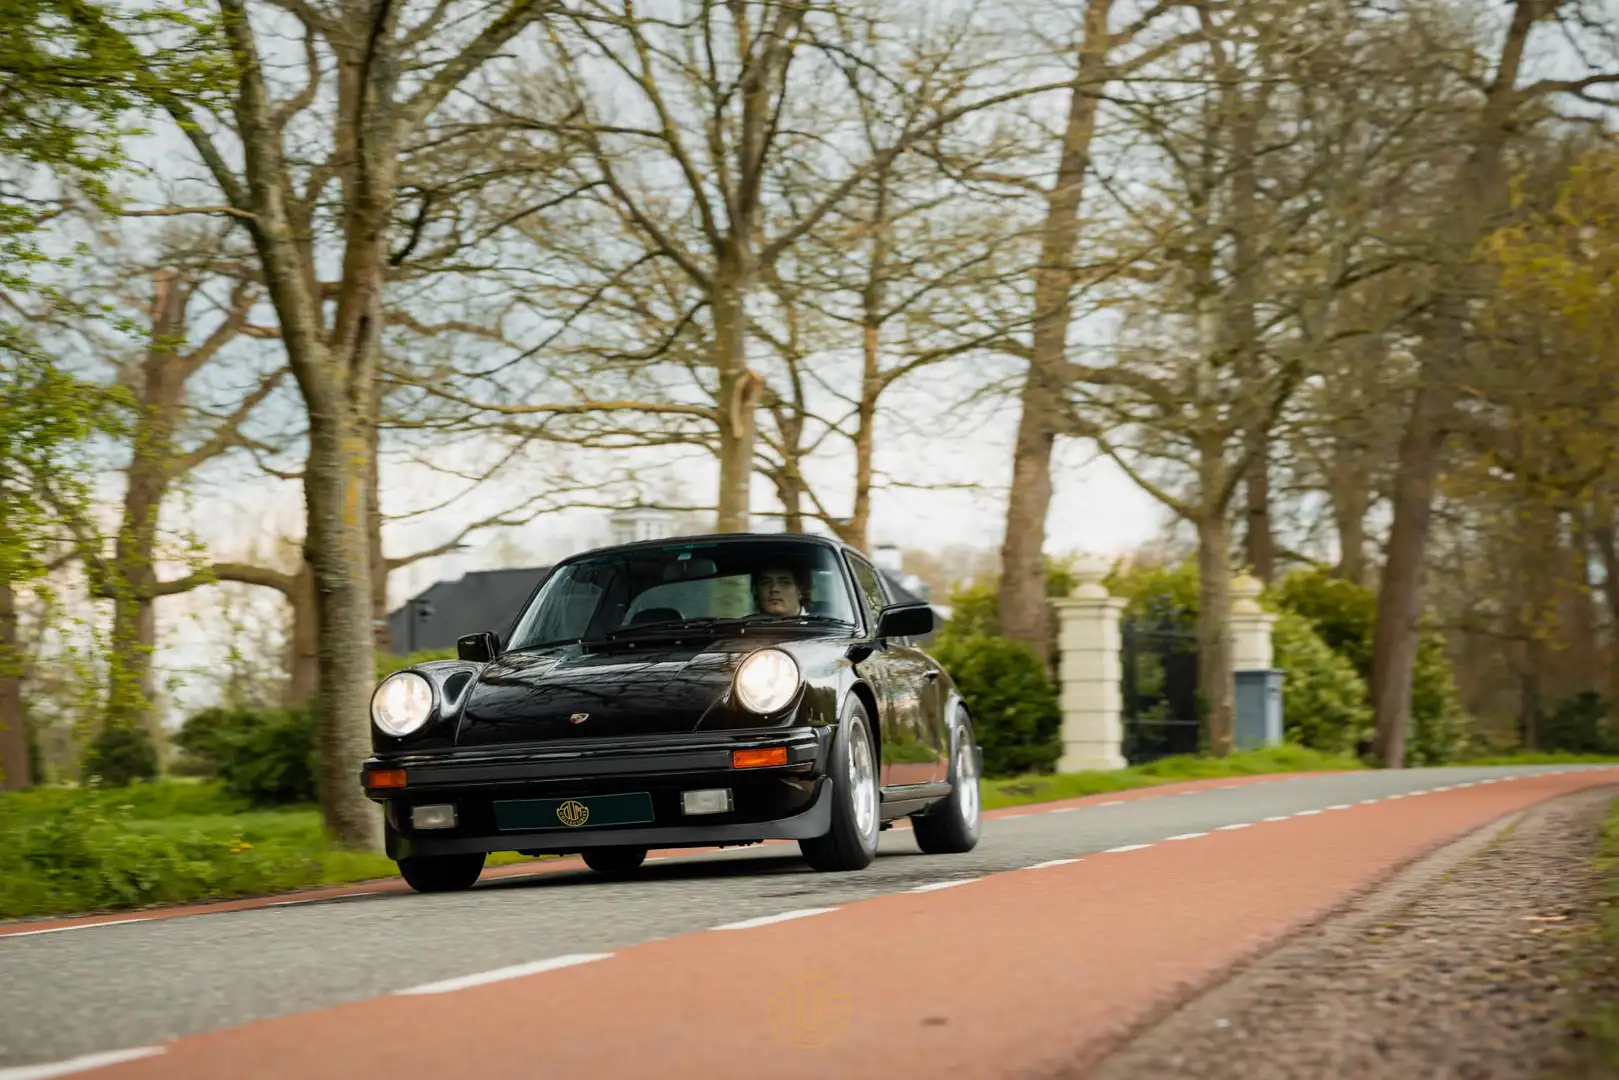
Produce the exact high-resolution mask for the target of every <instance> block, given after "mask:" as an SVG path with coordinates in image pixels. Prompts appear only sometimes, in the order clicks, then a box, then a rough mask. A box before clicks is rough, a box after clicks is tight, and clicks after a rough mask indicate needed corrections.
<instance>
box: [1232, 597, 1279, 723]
mask: <svg viewBox="0 0 1619 1080" xmlns="http://www.w3.org/2000/svg"><path fill="white" fill-rule="evenodd" d="M1264 588H1265V587H1264V585H1263V584H1261V583H1260V582H1259V581H1258V580H1257V579H1256V578H1253V577H1250V576H1249V575H1247V574H1239V575H1238V576H1237V577H1235V578H1233V579H1232V581H1231V623H1230V633H1231V669H1232V675H1233V677H1234V680H1235V682H1236V687H1235V690H1236V715H1235V717H1234V721H1235V729H1236V730H1235V731H1234V732H1233V734H1234V735H1235V736H1236V748H1237V749H1238V750H1257V749H1259V748H1260V747H1262V746H1279V745H1281V742H1282V706H1283V702H1282V672H1280V671H1278V670H1276V654H1275V650H1274V647H1273V645H1272V641H1271V628H1272V627H1273V626H1274V625H1275V624H1276V616H1275V615H1272V614H1271V613H1270V612H1268V611H1266V610H1265V609H1264V608H1262V607H1260V606H1259V594H1260V593H1261V592H1263V591H1264Z"/></svg>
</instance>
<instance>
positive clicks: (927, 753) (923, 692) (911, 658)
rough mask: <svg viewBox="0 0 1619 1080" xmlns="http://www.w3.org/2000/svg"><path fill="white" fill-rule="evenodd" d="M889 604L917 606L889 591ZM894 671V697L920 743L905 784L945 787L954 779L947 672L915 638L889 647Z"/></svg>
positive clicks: (909, 750) (910, 746)
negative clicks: (947, 718)
mask: <svg viewBox="0 0 1619 1080" xmlns="http://www.w3.org/2000/svg"><path fill="white" fill-rule="evenodd" d="M883 584H884V588H885V590H886V591H887V592H888V602H889V603H891V604H897V603H915V598H914V597H911V596H900V595H896V594H894V593H893V591H892V590H890V589H888V583H887V582H886V581H884V583H883ZM888 651H889V656H890V661H889V662H890V665H891V667H892V669H893V675H892V678H893V680H894V689H893V693H894V695H895V697H896V699H899V698H903V699H904V702H905V704H904V706H903V707H902V708H900V710H899V711H900V713H901V714H902V715H905V716H907V724H908V726H909V729H910V730H911V731H913V732H915V734H916V739H917V741H916V742H914V743H912V742H907V746H906V757H907V761H906V762H905V766H904V768H903V772H904V774H905V775H906V777H907V778H908V779H906V780H905V781H903V782H905V783H911V784H927V783H943V782H944V781H946V780H949V779H950V729H949V726H948V725H947V724H946V723H945V715H944V687H943V685H942V684H941V680H940V678H939V676H940V674H941V673H942V672H943V670H944V669H943V668H942V667H940V666H939V663H938V661H936V660H934V659H933V658H932V657H931V656H929V655H928V654H927V653H925V652H923V651H922V648H921V645H920V643H919V642H918V641H917V640H916V639H915V638H895V639H894V640H893V641H892V642H890V644H889V650H888Z"/></svg>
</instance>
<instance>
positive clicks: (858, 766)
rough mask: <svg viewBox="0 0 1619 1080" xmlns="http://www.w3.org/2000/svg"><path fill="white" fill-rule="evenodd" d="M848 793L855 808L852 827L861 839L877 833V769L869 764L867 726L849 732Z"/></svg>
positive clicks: (857, 726) (856, 727)
mask: <svg viewBox="0 0 1619 1080" xmlns="http://www.w3.org/2000/svg"><path fill="white" fill-rule="evenodd" d="M849 792H850V795H851V796H852V801H853V804H854V823H855V827H856V828H857V829H859V830H860V835H861V836H871V835H873V834H874V833H875V832H876V831H877V766H876V763H875V762H874V761H873V760H872V753H871V736H870V735H868V734H867V733H866V725H864V724H853V725H851V726H850V728H849Z"/></svg>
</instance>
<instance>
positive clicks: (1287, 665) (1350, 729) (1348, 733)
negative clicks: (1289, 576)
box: [1271, 611, 1372, 754]
mask: <svg viewBox="0 0 1619 1080" xmlns="http://www.w3.org/2000/svg"><path fill="white" fill-rule="evenodd" d="M1271 641H1272V643H1273V645H1274V646H1275V650H1276V666H1277V667H1279V668H1281V669H1282V671H1283V672H1284V673H1285V674H1284V675H1283V676H1282V717H1283V728H1284V732H1285V735H1286V738H1287V741H1288V742H1290V743H1296V744H1297V745H1299V746H1304V747H1308V748H1310V749H1312V750H1320V751H1323V752H1325V753H1329V754H1344V753H1349V752H1350V751H1352V750H1353V749H1354V747H1355V743H1356V740H1358V739H1360V738H1361V737H1362V736H1364V735H1366V734H1368V733H1369V732H1370V731H1371V726H1372V710H1371V707H1370V706H1369V705H1368V704H1367V702H1366V683H1365V681H1364V680H1363V679H1361V677H1360V675H1359V674H1358V673H1357V672H1356V671H1355V665H1354V664H1352V663H1350V662H1349V660H1348V659H1347V658H1346V657H1344V656H1342V655H1340V654H1338V653H1336V652H1334V651H1333V650H1332V649H1331V648H1330V647H1328V645H1327V643H1326V642H1325V641H1323V640H1322V639H1321V637H1320V636H1319V635H1318V634H1317V633H1316V631H1315V630H1314V629H1313V628H1312V627H1311V625H1310V622H1309V620H1308V619H1306V618H1304V617H1303V616H1302V615H1298V614H1295V613H1294V612H1291V611H1284V612H1282V613H1281V614H1280V615H1278V616H1277V619H1276V625H1275V628H1274V631H1273V633H1272V637H1271Z"/></svg>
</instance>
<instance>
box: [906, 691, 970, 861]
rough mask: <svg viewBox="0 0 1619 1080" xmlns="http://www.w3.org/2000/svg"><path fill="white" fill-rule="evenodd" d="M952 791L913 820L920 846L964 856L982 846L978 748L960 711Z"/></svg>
mask: <svg viewBox="0 0 1619 1080" xmlns="http://www.w3.org/2000/svg"><path fill="white" fill-rule="evenodd" d="M952 741H953V743H954V745H953V747H952V748H951V754H950V794H949V795H948V796H946V797H945V798H944V799H942V800H940V801H939V802H938V803H937V804H935V805H934V806H933V807H931V808H930V809H929V810H928V812H927V813H925V814H918V815H916V816H915V817H913V818H912V819H911V832H912V833H913V834H914V835H915V836H916V846H917V847H919V848H921V849H922V851H923V852H924V853H926V854H928V855H960V854H961V853H963V852H967V851H971V850H972V849H973V848H974V847H976V846H977V845H978V821H979V814H978V806H979V803H978V748H977V746H976V745H974V743H973V728H972V723H971V721H969V720H968V719H967V714H966V713H965V712H958V713H957V714H956V730H955V738H954V739H953V740H952Z"/></svg>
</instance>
